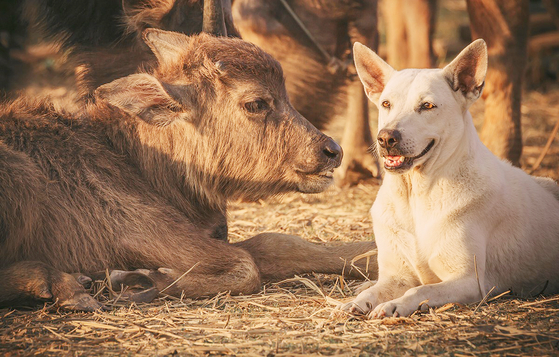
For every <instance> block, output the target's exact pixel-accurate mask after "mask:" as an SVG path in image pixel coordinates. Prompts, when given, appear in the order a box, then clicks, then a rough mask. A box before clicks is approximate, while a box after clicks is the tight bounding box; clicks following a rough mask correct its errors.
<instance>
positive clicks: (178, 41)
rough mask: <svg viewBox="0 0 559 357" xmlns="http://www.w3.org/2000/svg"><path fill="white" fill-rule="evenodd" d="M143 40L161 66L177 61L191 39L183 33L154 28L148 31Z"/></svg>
mask: <svg viewBox="0 0 559 357" xmlns="http://www.w3.org/2000/svg"><path fill="white" fill-rule="evenodd" d="M143 38H144V42H145V43H146V44H147V45H148V46H149V48H150V49H151V51H152V52H153V53H154V54H155V57H157V60H158V61H159V63H160V64H161V63H165V62H170V61H174V60H176V59H177V58H178V57H179V55H180V54H181V50H183V52H184V48H185V47H186V45H187V44H188V42H189V41H190V38H189V37H188V36H186V35H183V34H182V33H177V32H172V31H164V30H159V29H154V28H148V29H146V30H145V31H144V32H143Z"/></svg>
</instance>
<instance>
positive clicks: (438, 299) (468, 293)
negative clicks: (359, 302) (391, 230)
mask: <svg viewBox="0 0 559 357" xmlns="http://www.w3.org/2000/svg"><path fill="white" fill-rule="evenodd" d="M447 223H448V222H447ZM454 228H456V229H453V227H452V226H449V225H448V224H441V225H440V227H439V229H436V228H435V229H433V231H434V232H436V233H438V234H434V235H433V236H434V237H435V238H436V239H434V240H433V241H432V242H430V243H429V244H430V245H431V246H432V247H433V250H432V251H431V254H430V258H429V259H428V262H427V263H428V267H429V269H430V270H431V271H432V273H434V275H436V276H437V277H438V278H439V279H440V280H441V282H436V283H431V284H426V285H421V286H416V287H412V288H411V289H409V290H407V291H406V292H405V294H404V295H403V296H400V297H397V298H395V299H393V300H391V301H387V302H383V303H381V304H379V305H377V307H376V308H375V309H374V310H373V312H372V313H371V314H370V317H373V318H375V317H384V316H407V315H410V314H411V313H412V312H414V311H415V310H417V309H418V308H419V307H420V306H419V305H420V304H422V303H424V302H425V303H426V304H428V305H429V306H431V307H435V306H441V305H444V304H446V303H450V302H457V303H463V304H468V303H472V302H474V301H479V300H480V299H482V298H483V296H484V295H485V291H484V286H485V239H483V237H484V235H483V234H482V232H480V231H479V230H476V231H475V232H474V231H470V232H469V234H468V233H467V234H464V229H463V228H462V227H458V226H455V227H454ZM435 243H436V244H435ZM379 257H380V245H379Z"/></svg>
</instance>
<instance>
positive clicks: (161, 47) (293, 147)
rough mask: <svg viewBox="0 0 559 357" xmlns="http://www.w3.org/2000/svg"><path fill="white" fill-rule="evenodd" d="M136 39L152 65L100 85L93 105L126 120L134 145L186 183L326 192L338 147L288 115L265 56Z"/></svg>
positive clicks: (154, 37) (221, 43)
mask: <svg viewBox="0 0 559 357" xmlns="http://www.w3.org/2000/svg"><path fill="white" fill-rule="evenodd" d="M144 39H145V41H146V43H147V44H148V46H149V47H150V48H151V49H152V51H153V52H154V53H155V55H156V57H157V59H158V66H157V67H156V68H155V69H154V70H153V71H151V72H150V73H138V74H133V75H130V76H128V77H124V78H121V79H118V80H115V81H113V82H111V83H108V84H105V85H103V86H101V87H99V88H98V89H97V90H96V97H97V98H98V100H99V99H100V100H104V101H106V102H108V103H109V104H111V105H113V106H116V107H118V108H120V109H121V110H123V111H124V112H126V113H128V114H129V118H131V120H132V121H133V122H134V125H133V126H134V127H137V129H136V133H135V135H136V136H137V138H138V140H139V141H140V142H141V143H142V145H143V146H147V147H151V148H153V149H155V150H156V151H158V152H160V153H163V154H165V155H166V157H167V158H169V159H170V160H171V161H172V162H173V166H172V167H173V171H174V173H175V174H178V175H179V176H181V177H183V178H184V180H185V184H187V185H194V186H195V187H194V188H195V189H196V190H198V191H202V192H201V193H204V192H205V193H206V194H207V195H210V196H211V195H213V196H216V195H221V196H222V197H225V198H236V197H245V198H248V199H259V198H262V197H266V196H269V195H272V194H277V193H281V192H287V191H300V192H308V193H310V192H320V191H323V190H324V189H325V188H326V187H328V186H329V185H330V184H331V183H332V180H333V178H332V172H333V170H334V168H335V167H337V166H339V164H340V161H341V157H342V151H341V148H340V147H339V146H338V145H337V144H336V143H335V142H334V141H333V140H332V139H330V138H329V137H327V136H325V135H324V134H322V133H321V132H319V131H318V130H317V129H316V128H315V127H313V126H312V124H310V123H309V122H308V121H307V120H306V119H305V118H303V117H302V116H301V115H300V114H299V113H298V112H297V111H295V109H293V107H292V106H291V104H290V102H289V99H288V97H287V94H286V91H285V85H284V79H283V73H282V70H281V67H280V65H279V63H278V62H277V61H275V60H274V59H273V58H272V57H271V56H269V55H268V54H266V53H265V52H263V51H262V50H260V49H259V48H257V47H256V46H254V45H251V44H249V43H247V42H244V41H242V40H239V39H227V38H217V37H212V36H209V35H206V34H201V35H197V36H192V37H188V36H185V35H182V34H178V33H173V32H167V31H162V30H155V29H149V30H146V32H145V33H144ZM170 174H171V173H170Z"/></svg>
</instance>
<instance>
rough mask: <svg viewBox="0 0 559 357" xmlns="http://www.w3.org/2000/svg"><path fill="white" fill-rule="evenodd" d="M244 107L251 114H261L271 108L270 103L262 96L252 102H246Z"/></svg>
mask: <svg viewBox="0 0 559 357" xmlns="http://www.w3.org/2000/svg"><path fill="white" fill-rule="evenodd" d="M244 107H245V110H246V111H247V112H249V113H251V114H260V113H262V112H265V111H267V110H268V109H270V106H269V105H268V103H267V102H266V101H265V100H264V99H262V98H258V99H256V100H253V101H251V102H246V103H245V104H244Z"/></svg>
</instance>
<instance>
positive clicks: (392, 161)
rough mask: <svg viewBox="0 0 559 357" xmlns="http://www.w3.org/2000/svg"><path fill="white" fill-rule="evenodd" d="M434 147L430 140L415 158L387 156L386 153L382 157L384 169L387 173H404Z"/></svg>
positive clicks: (432, 141) (433, 142)
mask: <svg viewBox="0 0 559 357" xmlns="http://www.w3.org/2000/svg"><path fill="white" fill-rule="evenodd" d="M433 146H435V140H434V139H433V140H431V142H429V144H428V145H427V146H426V147H425V149H423V151H421V153H419V155H417V156H403V155H388V151H387V152H386V154H384V155H383V156H382V157H383V159H384V168H385V169H386V170H387V171H404V170H407V169H409V168H411V167H412V166H413V163H414V162H415V161H416V160H418V159H420V158H422V157H423V156H425V155H426V154H427V153H428V152H429V151H430V150H431V149H432V148H433Z"/></svg>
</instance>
